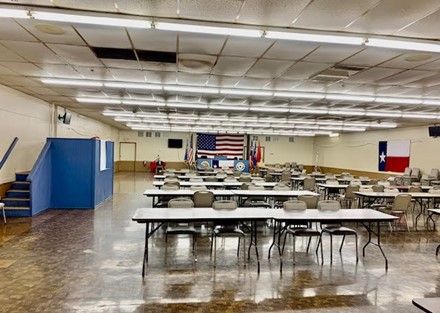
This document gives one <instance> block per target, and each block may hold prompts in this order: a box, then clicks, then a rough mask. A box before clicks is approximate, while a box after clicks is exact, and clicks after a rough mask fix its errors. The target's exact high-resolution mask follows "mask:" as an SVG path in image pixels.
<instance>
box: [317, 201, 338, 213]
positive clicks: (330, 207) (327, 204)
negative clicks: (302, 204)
mask: <svg viewBox="0 0 440 313" xmlns="http://www.w3.org/2000/svg"><path fill="white" fill-rule="evenodd" d="M340 209H341V203H340V202H339V201H337V200H321V201H319V202H318V210H323V211H337V210H340Z"/></svg>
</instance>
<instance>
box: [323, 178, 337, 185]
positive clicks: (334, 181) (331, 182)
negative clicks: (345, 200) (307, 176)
mask: <svg viewBox="0 0 440 313" xmlns="http://www.w3.org/2000/svg"><path fill="white" fill-rule="evenodd" d="M325 183H326V184H327V185H339V181H338V180H337V179H327V180H326V181H325Z"/></svg>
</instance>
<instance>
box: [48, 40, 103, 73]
mask: <svg viewBox="0 0 440 313" xmlns="http://www.w3.org/2000/svg"><path fill="white" fill-rule="evenodd" d="M48 47H49V48H50V49H52V50H53V51H54V52H55V53H56V54H57V55H58V56H59V57H61V58H62V59H63V60H65V61H66V62H67V63H69V64H71V65H74V66H97V67H100V66H102V63H101V62H100V61H99V59H98V58H97V57H96V56H95V54H94V53H93V52H92V50H90V48H88V47H80V46H70V45H61V44H49V45H48Z"/></svg>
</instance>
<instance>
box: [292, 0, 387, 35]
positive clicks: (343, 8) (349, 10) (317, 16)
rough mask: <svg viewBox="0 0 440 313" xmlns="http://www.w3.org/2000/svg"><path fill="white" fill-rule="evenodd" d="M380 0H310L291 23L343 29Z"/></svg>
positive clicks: (305, 26)
mask: <svg viewBox="0 0 440 313" xmlns="http://www.w3.org/2000/svg"><path fill="white" fill-rule="evenodd" d="M379 2H380V0H338V4H337V5H335V3H333V2H332V1H328V0H315V1H311V2H310V5H309V6H307V8H306V9H305V10H304V11H303V12H301V14H300V16H299V17H298V19H297V20H296V21H295V23H294V24H293V26H294V27H298V28H308V29H325V30H345V27H346V26H347V25H349V24H350V23H351V22H352V21H354V20H355V19H357V18H358V17H360V16H362V15H363V14H364V13H365V12H366V11H368V10H369V9H371V8H374V6H375V5H377V4H378V3H379ZM336 17H337V18H336Z"/></svg>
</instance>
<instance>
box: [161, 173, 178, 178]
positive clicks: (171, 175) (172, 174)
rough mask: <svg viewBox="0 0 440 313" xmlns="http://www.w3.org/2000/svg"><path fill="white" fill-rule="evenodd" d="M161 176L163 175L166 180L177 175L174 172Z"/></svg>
mask: <svg viewBox="0 0 440 313" xmlns="http://www.w3.org/2000/svg"><path fill="white" fill-rule="evenodd" d="M163 174H164V175H165V178H167V177H176V178H177V175H176V173H174V172H165V173H163Z"/></svg>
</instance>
